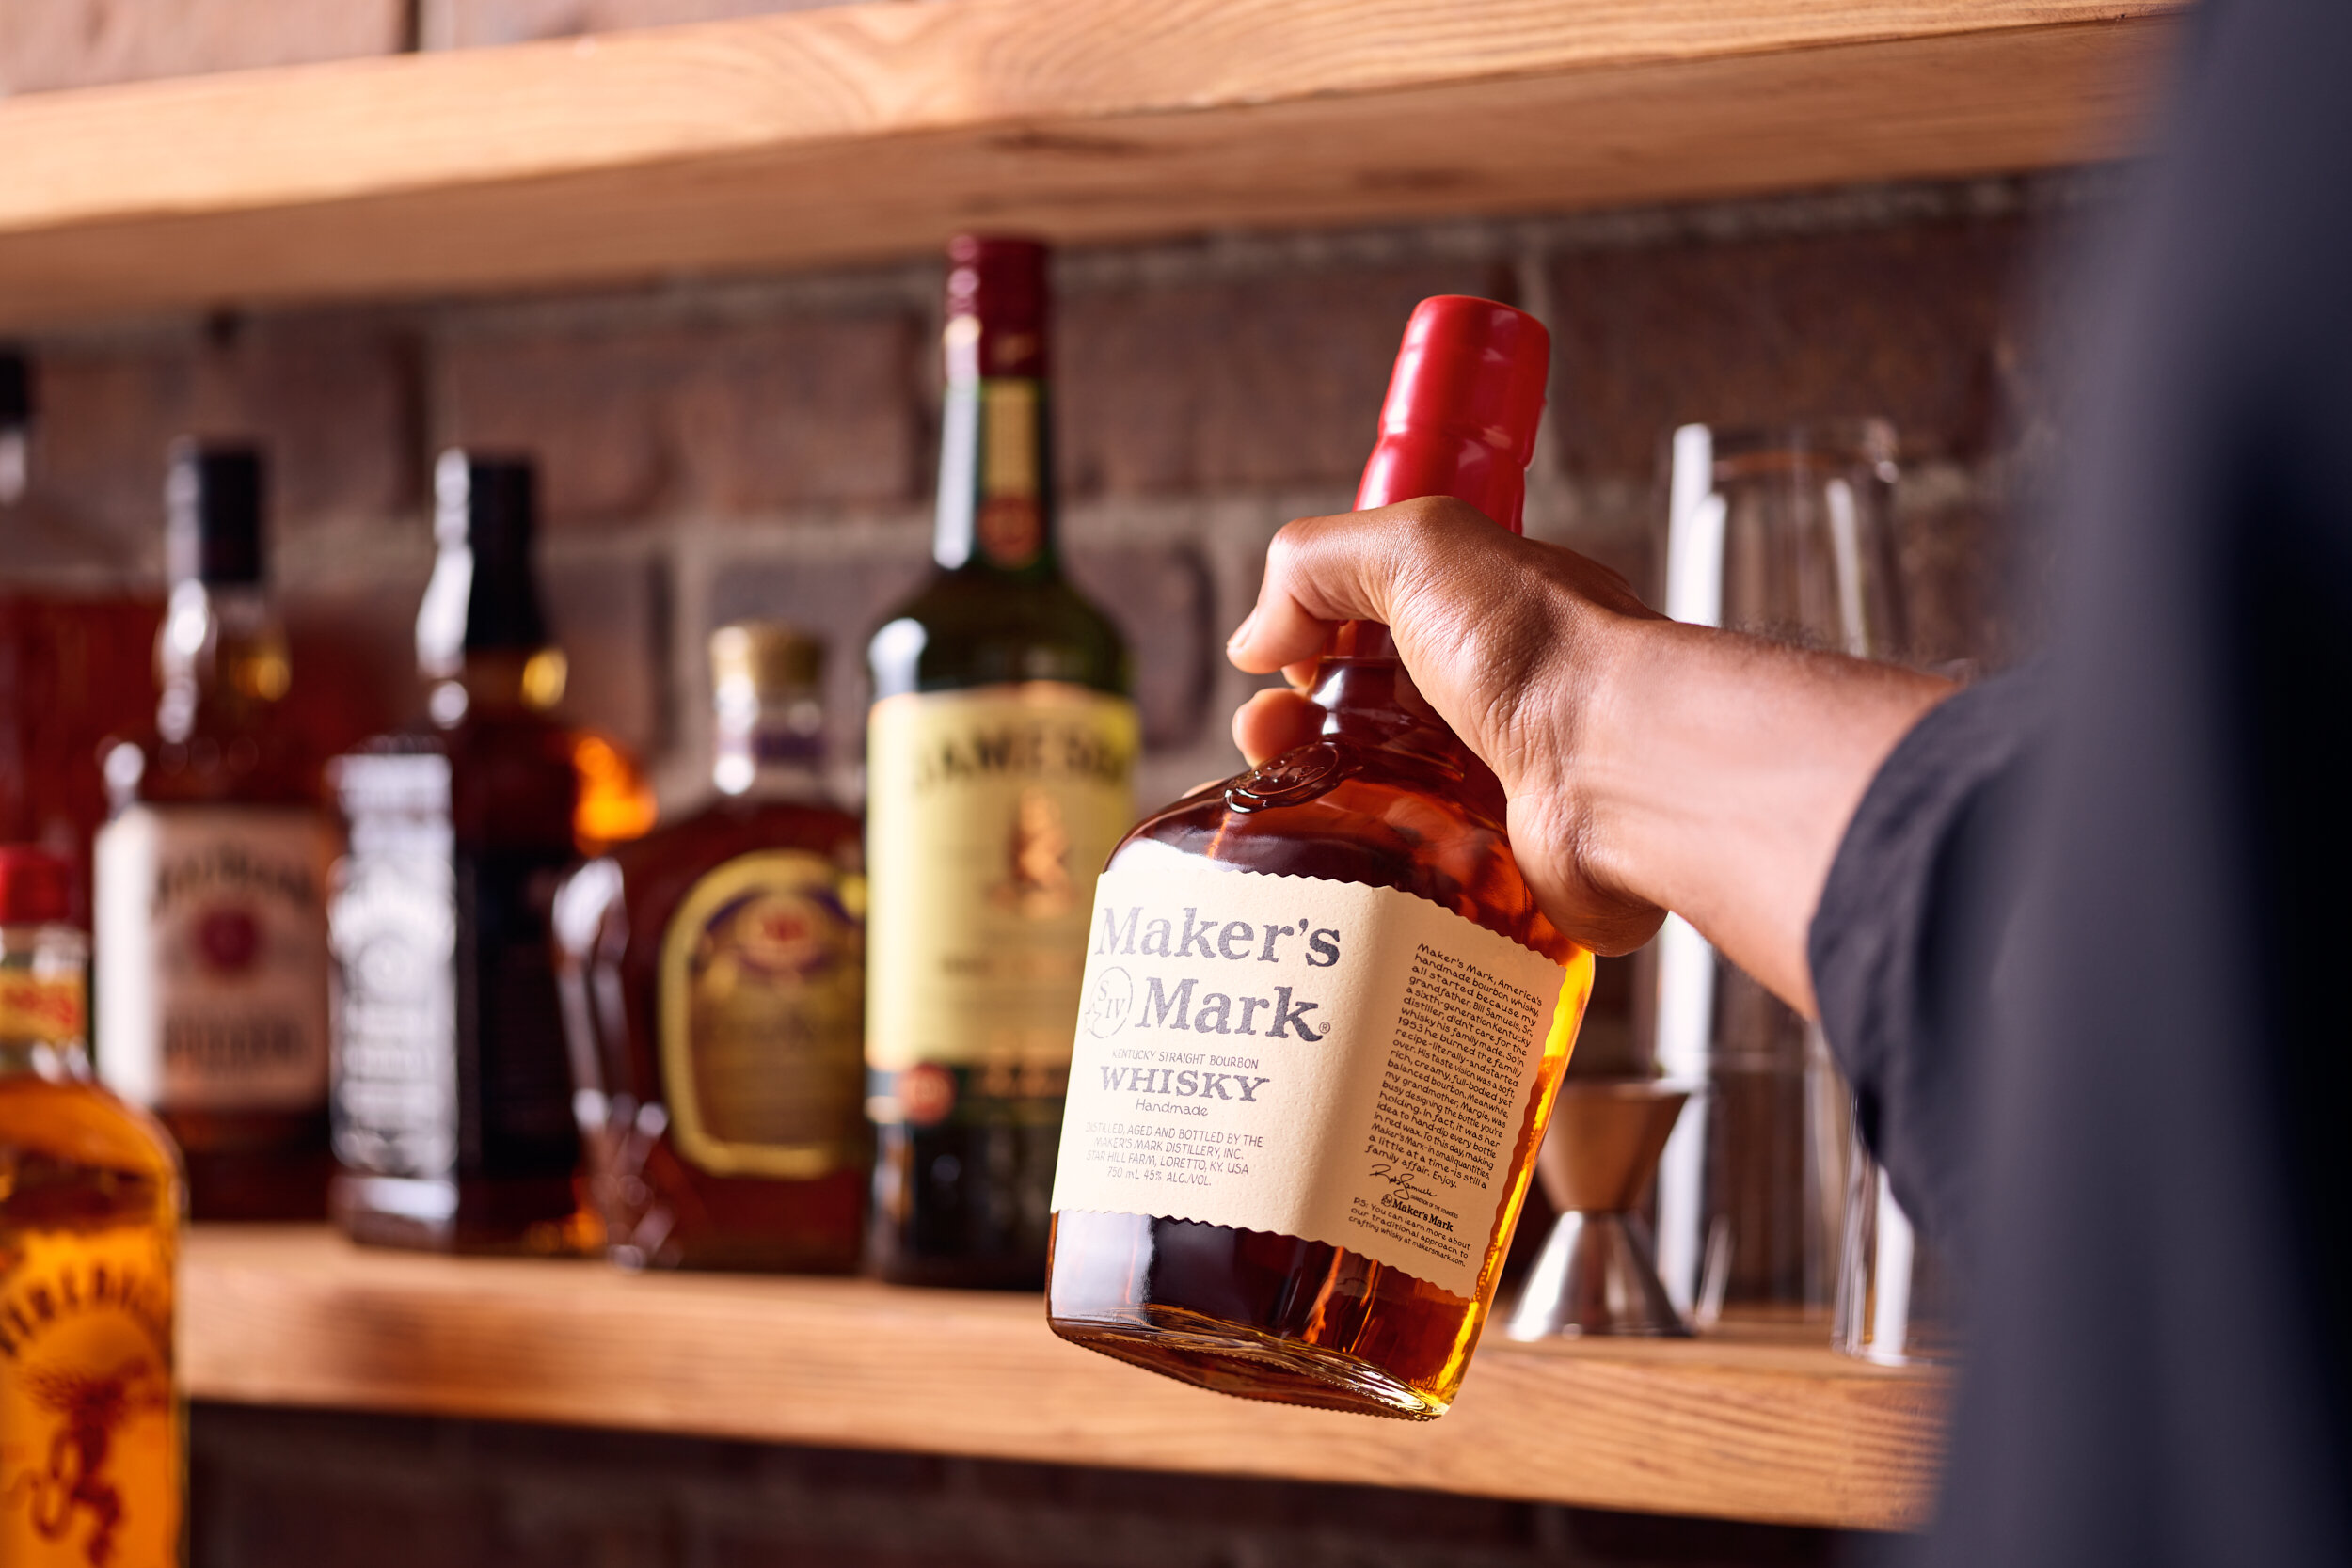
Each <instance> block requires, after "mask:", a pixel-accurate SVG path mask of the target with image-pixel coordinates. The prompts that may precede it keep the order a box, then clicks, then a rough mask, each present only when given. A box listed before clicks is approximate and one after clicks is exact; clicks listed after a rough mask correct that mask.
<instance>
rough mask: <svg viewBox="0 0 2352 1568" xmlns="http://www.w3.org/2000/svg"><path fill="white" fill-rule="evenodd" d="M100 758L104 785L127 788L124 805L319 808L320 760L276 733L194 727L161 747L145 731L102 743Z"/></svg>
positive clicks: (282, 729) (258, 727) (274, 729)
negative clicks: (129, 763) (128, 756)
mask: <svg viewBox="0 0 2352 1568" xmlns="http://www.w3.org/2000/svg"><path fill="white" fill-rule="evenodd" d="M126 751H128V752H133V753H135V756H136V762H135V768H126V767H125V766H124V764H123V762H122V761H121V760H119V759H120V757H121V755H122V753H124V752H126ZM100 752H101V756H102V758H103V768H104V769H105V771H106V774H107V777H108V779H109V780H110V781H114V780H118V779H121V778H124V777H126V776H127V777H129V778H130V779H131V781H132V782H131V783H130V784H129V786H128V787H127V788H125V789H123V790H121V791H120V793H119V798H120V799H121V800H123V802H124V803H125V804H136V805H151V806H250V807H264V808H278V809H298V810H310V811H323V810H324V809H325V806H326V793H325V789H324V783H323V780H324V775H323V770H322V767H321V763H320V760H319V758H318V757H316V756H315V755H313V754H312V753H311V752H310V749H309V747H308V746H306V745H304V744H303V743H302V741H301V739H300V738H299V737H298V736H295V735H294V734H293V733H292V732H291V731H290V730H289V729H288V728H287V727H286V726H283V725H278V726H271V725H267V724H246V725H236V726H233V727H232V726H226V725H201V724H200V725H199V726H198V727H197V728H196V729H195V730H194V731H193V732H192V733H190V734H189V735H188V736H187V737H186V738H185V739H183V740H166V739H164V738H163V737H162V736H160V735H159V734H158V733H157V732H156V731H155V729H154V728H153V727H152V726H147V727H144V728H141V729H139V730H135V731H133V732H131V733H129V734H127V735H122V736H115V737H113V738H111V739H109V740H107V741H105V742H104V743H103V745H102V746H101V748H100Z"/></svg>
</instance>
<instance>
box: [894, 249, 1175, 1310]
mask: <svg viewBox="0 0 2352 1568" xmlns="http://www.w3.org/2000/svg"><path fill="white" fill-rule="evenodd" d="M948 261H949V270H948V275H947V325H946V334H945V337H946V357H947V388H946V406H945V408H944V409H943V410H942V413H941V424H942V431H941V440H940V460H939V516H938V532H937V535H936V538H935V542H934V545H933V554H934V557H935V559H936V560H937V562H938V563H939V569H938V571H937V572H936V573H934V574H933V575H932V577H931V578H930V581H929V582H927V583H925V584H924V585H923V587H922V588H921V589H919V590H918V591H917V592H916V593H915V594H914V596H913V597H912V598H911V599H909V600H908V601H907V602H906V603H905V604H903V605H901V606H899V607H898V610H896V611H894V612H893V613H892V614H891V616H890V617H889V619H888V620H887V621H885V622H884V623H883V625H882V627H881V629H880V630H878V631H876V632H875V633H874V637H873V641H872V642H871V643H870V644H869V646H868V649H867V654H868V657H869V658H870V660H871V662H872V666H873V676H874V706H873V711H872V714H871V715H870V717H869V719H868V721H867V726H866V842H867V845H868V850H867V861H868V863H869V865H870V867H871V876H872V879H873V911H872V916H871V920H872V932H873V941H872V943H871V945H870V947H869V949H868V960H867V965H866V997H867V1003H866V1067H867V1069H868V1077H867V1096H868V1098H867V1101H866V1103H867V1109H868V1112H869V1114H870V1115H871V1116H872V1117H873V1120H874V1125H875V1129H876V1134H877V1148H876V1150H875V1180H874V1210H875V1212H874V1259H875V1265H876V1267H877V1268H878V1269H879V1270H880V1272H881V1273H882V1276H883V1277H884V1278H886V1279H890V1280H893V1281H895V1282H897V1283H899V1284H908V1285H962V1286H975V1287H994V1288H1002V1289H1019V1290H1031V1291H1033V1290H1036V1289H1037V1288H1038V1287H1039V1286H1040V1285H1041V1284H1042V1283H1043V1282H1044V1278H1045V1250H1046V1239H1047V1219H1046V1202H1047V1199H1048V1198H1049V1196H1051V1192H1052V1185H1053V1180H1054V1151H1055V1148H1057V1145H1058V1144H1059V1143H1060V1140H1061V1103H1062V1090H1063V1085H1064V1082H1065V1079H1066V1075H1067V1072H1068V1068H1069V1063H1070V1020H1071V1018H1072V1016H1073V1014H1075V1013H1076V1011H1077V1006H1078V982H1079V976H1080V974H1081V972H1082V971H1083V969H1084V966H1085V963H1086V928H1087V915H1088V911H1089V909H1090V907H1091V905H1092V901H1093V896H1094V873H1095V869H1096V867H1098V866H1100V865H1101V864H1102V863H1103V858H1104V856H1105V855H1107V854H1108V853H1109V852H1110V849H1111V847H1112V846H1113V845H1114V844H1116V843H1117V842H1118V841H1119V836H1120V834H1121V833H1123V832H1126V831H1127V829H1128V827H1129V826H1130V825H1131V824H1132V823H1133V821H1134V812H1135V799H1134V793H1133V786H1132V784H1131V782H1130V781H1131V775H1132V772H1133V769H1134V767H1135V758H1136V746H1137V736H1138V727H1137V724H1136V708H1135V704H1134V703H1133V702H1131V701H1130V700H1129V698H1128V690H1129V672H1128V661H1127V650H1126V647H1125V645H1124V644H1123V643H1122V642H1121V641H1120V635H1119V631H1118V629H1117V628H1116V627H1115V626H1112V625H1111V622H1110V619H1109V617H1108V616H1106V615H1104V613H1103V612H1102V610H1098V609H1096V608H1095V607H1094V606H1093V605H1092V604H1090V603H1089V602H1088V601H1087V599H1086V598H1085V596H1084V595H1082V594H1079V592H1078V591H1077V590H1076V589H1075V588H1073V587H1072V586H1071V584H1070V581H1069V579H1068V578H1065V577H1063V575H1062V569H1061V558H1060V553H1059V551H1058V549H1057V546H1056V543H1055V538H1054V467H1053V445H1052V442H1051V440H1050V436H1051V433H1052V409H1051V406H1050V404H1049V402H1048V398H1047V388H1048V383H1047V379H1046V348H1047V342H1046V321H1047V311H1046V292H1045V291H1046V275H1045V249H1044V247H1043V246H1042V245H1038V244H1036V243H1034V242H1032V241H1026V240H1009V239H983V238H979V237H976V236H973V235H965V236H962V237H961V238H959V239H958V240H956V241H955V242H954V244H953V245H951V247H950V249H949V253H948Z"/></svg>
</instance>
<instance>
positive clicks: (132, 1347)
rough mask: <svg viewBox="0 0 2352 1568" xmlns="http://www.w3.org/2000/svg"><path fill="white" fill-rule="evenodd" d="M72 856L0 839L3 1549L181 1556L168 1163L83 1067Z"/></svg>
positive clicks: (3, 1553)
mask: <svg viewBox="0 0 2352 1568" xmlns="http://www.w3.org/2000/svg"><path fill="white" fill-rule="evenodd" d="M71 890H72V866H71V865H70V863H68V862H66V861H65V860H64V859H63V858H62V857H60V856H57V855H54V854H51V853H50V852H48V851H47V850H43V849H39V848H33V847H27V846H15V845H11V846H5V847H0V1174H4V1175H5V1180H0V1562H4V1563H7V1564H8V1568H88V1565H89V1564H91V1563H104V1564H107V1565H109V1568H174V1565H175V1564H177V1563H179V1562H180V1561H181V1560H182V1558H181V1548H182V1537H183V1530H182V1523H181V1521H182V1508H181V1477H182V1474H183V1443H182V1425H181V1411H180V1402H179V1398H178V1393H177V1389H176V1386H175V1383H174V1378H173V1370H172V1284H173V1271H174V1267H175V1261H174V1260H175V1259H176V1257H177V1255H178V1251H179V1235H180V1206H181V1193H180V1170H179V1164H178V1162H177V1161H176V1160H175V1159H174V1157H173V1155H172V1149H171V1142H170V1139H169V1138H167V1136H166V1135H165V1133H164V1131H163V1129H162V1128H161V1127H159V1126H158V1125H157V1124H156V1123H155V1122H154V1120H153V1119H152V1118H151V1117H148V1116H146V1115H145V1114H143V1113H141V1112H139V1111H137V1110H135V1109H134V1108H133V1107H131V1106H129V1105H126V1104H124V1103H123V1102H122V1101H120V1100H119V1099H117V1098H116V1097H115V1096H114V1095H112V1094H110V1093H108V1092H107V1091H106V1090H104V1089H103V1088H101V1087H99V1086H98V1085H96V1084H94V1083H92V1082H91V1081H90V1070H89V1055H88V1047H87V1036H86V1034H85V1032H84V1031H85V1026H86V1024H87V1020H88V1017H89V1006H88V1000H89V998H88V989H87V984H88V983H87V968H88V963H89V941H88V939H87V937H85V936H84V935H83V934H82V932H81V931H80V930H79V929H78V928H77V927H74V926H72V924H70V923H69V922H68V919H67V909H68V905H69V902H70V899H71Z"/></svg>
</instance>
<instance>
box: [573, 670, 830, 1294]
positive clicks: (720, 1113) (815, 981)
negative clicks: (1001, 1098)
mask: <svg viewBox="0 0 2352 1568" xmlns="http://www.w3.org/2000/svg"><path fill="white" fill-rule="evenodd" d="M823 653H824V650H823V648H822V646H821V645H820V644H818V643H817V642H815V641H811V640H810V639H808V638H806V637H803V636H802V635H801V634H799V633H798V632H795V631H793V630H792V629H790V628H789V627H787V626H773V625H765V624H759V623H741V624H738V625H734V626H721V627H720V628H719V629H718V630H717V631H715V632H713V633H712V634H711V638H710V673H711V695H712V698H713V704H714V707H715V710H716V711H715V712H714V713H713V714H712V719H713V730H714V733H715V736H716V739H717V745H716V747H715V754H714V756H713V758H712V768H711V776H712V783H713V784H715V785H716V786H717V789H718V799H717V800H714V801H713V802H712V803H711V804H710V805H708V806H706V807H705V808H704V809H703V810H702V811H700V812H698V813H696V814H695V815H693V816H690V817H688V818H686V819H685V820H684V821H682V822H678V823H675V824H673V825H671V826H669V827H665V828H661V829H659V830H657V831H656V832H654V833H653V834H652V835H651V836H650V837H647V838H644V839H642V840H640V841H638V842H637V843H635V844H628V845H624V846H622V847H620V848H618V849H615V850H613V851H612V853H611V854H609V855H606V856H603V857H600V858H598V859H596V860H593V861H590V862H589V863H587V864H586V865H583V866H581V867H580V869H579V870H577V871H575V872H573V873H572V875H571V876H570V877H569V878H568V879H566V880H565V881H564V889H563V891H562V892H561V893H560V894H559V895H557V897H556V906H555V918H556V936H557V942H558V945H559V948H560V952H561V958H560V965H561V970H562V979H563V983H564V1023H565V1026H566V1027H567V1029H568V1030H569V1031H570V1035H571V1042H572V1062H573V1072H574V1075H575V1077H576V1078H577V1079H578V1080H579V1085H580V1094H579V1096H578V1097H577V1100H576V1102H575V1103H576V1105H577V1107H578V1110H579V1113H580V1136H581V1139H582V1141H583V1142H584V1143H585V1144H586V1146H587V1148H588V1167H589V1172H590V1181H589V1185H590V1190H591V1192H592V1193H593V1194H594V1196H595V1197H596V1206H597V1209H598V1210H599V1211H600V1212H601V1213H602V1215H603V1218H604V1226H605V1245H606V1250H607V1253H608V1255H609V1256H610V1257H612V1259H613V1260H614V1261H615V1262H618V1263H620V1264H622V1265H623V1266H624V1267H628V1268H645V1267H653V1268H722V1269H730V1268H731V1269H786V1270H795V1271H809V1272H821V1273H848V1272H849V1271H850V1270H853V1269H855V1268H856V1267H857V1265H858V1259H859V1257H860V1255H861V1253H862V1252H863V1250H864V1247H865V1241H866V1237H865V1227H866V1184H867V1180H868V1171H869V1164H870V1157H869V1147H870V1142H871V1140H870V1136H869V1134H868V1132H867V1130H866V1062H865V1043H866V918H865V916H866V876H865V857H864V855H863V853H862V849H861V844H860V839H861V835H862V831H863V830H862V829H861V827H860V825H859V823H858V819H857V818H856V817H854V816H850V814H849V813H848V812H845V811H843V810H841V809H840V808H839V807H837V806H835V805H834V804H833V803H832V802H831V801H830V800H827V799H826V795H825V788H824V784H823V780H822V774H821V768H822V765H823V761H824V753H823V747H822V735H823V729H824V711H823V709H822V707H821V706H820V705H819V704H818V689H819V677H820V676H821V674H822V672H823V668H824V661H823Z"/></svg>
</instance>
